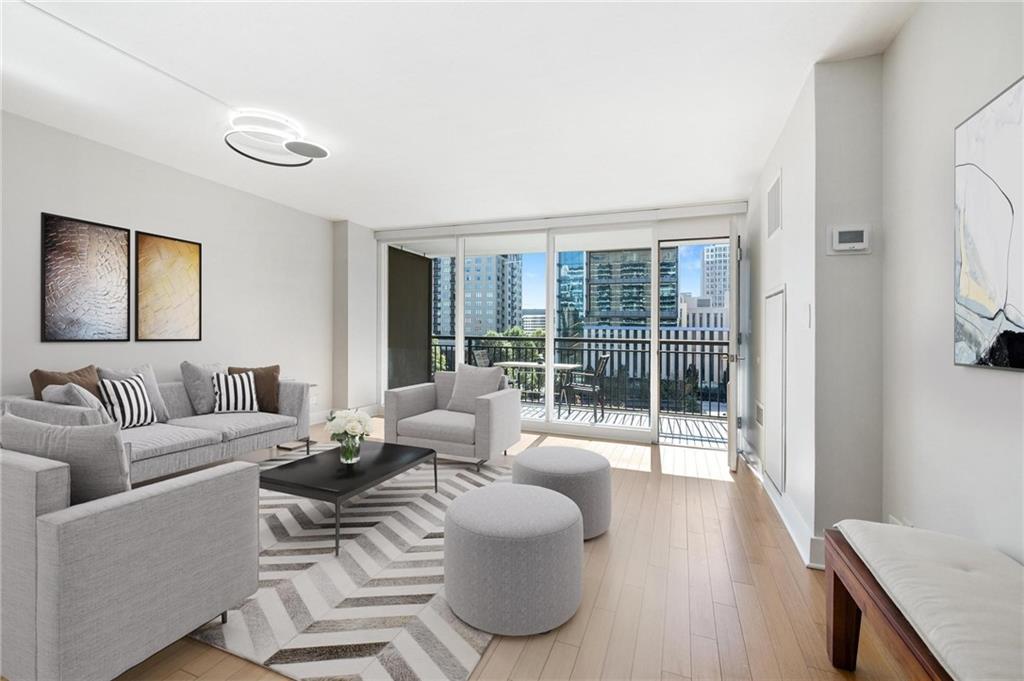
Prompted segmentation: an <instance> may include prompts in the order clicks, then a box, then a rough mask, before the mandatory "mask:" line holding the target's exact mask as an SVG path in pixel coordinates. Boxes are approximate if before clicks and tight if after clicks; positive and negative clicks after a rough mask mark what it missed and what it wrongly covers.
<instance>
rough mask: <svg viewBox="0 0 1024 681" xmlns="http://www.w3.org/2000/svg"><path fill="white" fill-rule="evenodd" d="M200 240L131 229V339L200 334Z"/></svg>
mask: <svg viewBox="0 0 1024 681" xmlns="http://www.w3.org/2000/svg"><path fill="white" fill-rule="evenodd" d="M202 320H203V246H202V244H200V243H198V242H195V241H187V240H185V239H176V238H174V237H169V236H161V235H159V234H149V233H147V232H138V231H137V232H135V340H138V341H198V340H202V337H203V333H202Z"/></svg>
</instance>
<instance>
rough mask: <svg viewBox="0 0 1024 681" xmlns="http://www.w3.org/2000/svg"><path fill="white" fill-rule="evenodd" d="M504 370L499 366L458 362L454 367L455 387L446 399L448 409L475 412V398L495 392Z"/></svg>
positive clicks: (466, 412) (467, 412)
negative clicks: (478, 365) (456, 366)
mask: <svg viewBox="0 0 1024 681" xmlns="http://www.w3.org/2000/svg"><path fill="white" fill-rule="evenodd" d="M504 376H505V372H504V371H503V370H502V368H501V367H486V368H484V367H475V366H472V365H470V364H460V365H459V366H458V368H456V369H455V388H454V389H453V390H452V398H451V399H450V400H449V401H448V411H461V412H463V413H465V414H474V413H476V398H478V397H482V396H483V395H490V394H491V393H493V392H497V391H498V389H499V388H500V387H501V379H502V378H503V377H504Z"/></svg>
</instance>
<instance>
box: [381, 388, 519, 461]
mask: <svg viewBox="0 0 1024 681" xmlns="http://www.w3.org/2000/svg"><path fill="white" fill-rule="evenodd" d="M501 386H502V387H500V388H499V389H498V390H497V391H494V392H490V393H488V394H484V395H480V396H477V397H476V398H475V400H474V409H473V413H468V412H464V411H449V410H448V409H447V407H448V403H449V401H450V400H451V397H452V392H453V390H454V388H455V372H453V371H438V372H437V373H436V374H435V375H434V382H433V383H420V384H418V385H410V386H407V387H405V388H395V389H393V390H388V391H387V392H385V393H384V440H385V441H386V442H394V443H396V444H401V445H413V446H417V447H429V448H431V449H433V450H435V451H437V453H438V454H442V455H448V456H451V457H455V458H459V459H465V460H468V461H471V462H473V463H476V464H477V467H479V465H480V464H481V463H483V462H484V461H486V460H487V459H489V458H491V457H492V456H495V455H497V454H500V453H502V452H504V451H505V450H506V449H508V448H509V447H511V446H512V445H513V444H515V443H516V442H518V441H519V433H520V421H519V418H520V416H519V391H518V390H516V389H514V388H508V387H504V386H506V383H505V381H504V380H502V381H501Z"/></svg>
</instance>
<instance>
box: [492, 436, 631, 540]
mask: <svg viewBox="0 0 1024 681" xmlns="http://www.w3.org/2000/svg"><path fill="white" fill-rule="evenodd" d="M512 481H513V482H515V483H520V484H524V485H537V486H538V487H547V488H548V489H551V490H554V491H556V492H560V493H561V494H564V495H565V496H567V497H569V498H570V499H572V500H573V501H575V502H576V505H577V506H579V507H580V511H581V512H582V513H583V538H584V539H592V538H593V537H597V536H599V535H602V534H604V533H605V532H607V531H608V524H609V523H610V522H611V519H612V473H611V465H610V464H609V463H608V459H606V458H604V457H603V456H601V455H600V454H595V453H594V452H588V451H587V450H586V449H579V448H576V447H533V448H532V449H527V450H526V451H524V452H522V453H521V454H519V456H517V457H516V460H515V461H514V462H513V463H512Z"/></svg>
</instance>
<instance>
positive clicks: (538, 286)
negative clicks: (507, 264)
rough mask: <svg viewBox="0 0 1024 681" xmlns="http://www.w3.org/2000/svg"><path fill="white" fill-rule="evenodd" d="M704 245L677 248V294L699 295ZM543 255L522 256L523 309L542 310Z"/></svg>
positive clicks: (530, 254) (527, 254) (529, 254)
mask: <svg viewBox="0 0 1024 681" xmlns="http://www.w3.org/2000/svg"><path fill="white" fill-rule="evenodd" d="M704 246H705V244H695V245H693V246H680V247H679V292H680V293H692V294H694V295H699V294H700V272H701V266H702V265H701V263H702V262H703V259H704ZM544 260H545V254H544V253H524V254H523V307H524V308H537V309H544V307H545V305H544Z"/></svg>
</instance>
